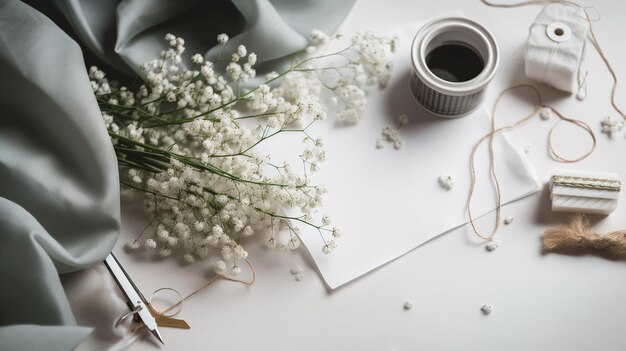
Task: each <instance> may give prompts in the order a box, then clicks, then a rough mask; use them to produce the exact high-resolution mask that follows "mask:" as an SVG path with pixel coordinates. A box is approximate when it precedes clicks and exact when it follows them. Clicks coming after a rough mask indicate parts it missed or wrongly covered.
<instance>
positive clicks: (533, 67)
mask: <svg viewBox="0 0 626 351" xmlns="http://www.w3.org/2000/svg"><path fill="white" fill-rule="evenodd" d="M588 35H589V20H588V19H587V15H586V14H585V11H584V10H583V9H582V8H579V7H574V6H570V5H565V4H560V3H555V4H550V5H547V6H545V7H544V8H543V10H541V12H540V13H539V15H538V16H537V19H535V22H534V23H533V24H532V25H531V27H530V30H529V35H528V41H527V44H526V53H525V56H524V62H525V71H526V75H527V76H528V78H530V79H533V80H535V81H537V82H541V83H546V84H548V85H551V86H552V87H554V88H557V89H559V90H563V91H566V92H569V93H575V92H579V90H581V92H582V93H584V90H586V88H585V86H584V85H585V84H584V81H585V78H586V77H585V74H581V73H582V72H583V67H582V66H583V61H584V55H585V44H586V41H587V36H588ZM581 96H584V94H582V95H581Z"/></svg>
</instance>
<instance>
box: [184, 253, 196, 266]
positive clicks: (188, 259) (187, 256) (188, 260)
mask: <svg viewBox="0 0 626 351" xmlns="http://www.w3.org/2000/svg"><path fill="white" fill-rule="evenodd" d="M183 259H184V260H185V262H186V263H189V264H191V263H194V262H196V258H195V257H194V255H193V254H189V253H188V254H185V256H183Z"/></svg>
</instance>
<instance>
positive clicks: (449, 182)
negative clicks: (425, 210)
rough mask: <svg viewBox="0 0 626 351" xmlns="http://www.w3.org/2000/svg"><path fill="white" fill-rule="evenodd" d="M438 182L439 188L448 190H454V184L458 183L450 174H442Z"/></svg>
mask: <svg viewBox="0 0 626 351" xmlns="http://www.w3.org/2000/svg"><path fill="white" fill-rule="evenodd" d="M438 181H439V186H440V187H442V188H443V189H446V190H452V188H454V184H455V183H456V180H455V179H454V177H453V176H451V175H449V174H442V175H441V176H439V179H438Z"/></svg>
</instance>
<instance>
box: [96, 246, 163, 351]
mask: <svg viewBox="0 0 626 351" xmlns="http://www.w3.org/2000/svg"><path fill="white" fill-rule="evenodd" d="M104 264H105V265H106V267H107V268H108V269H109V272H111V275H112V276H113V278H114V279H115V281H116V282H117V285H119V287H120V289H122V292H123V293H124V295H125V296H126V299H127V300H128V303H129V305H130V306H131V308H132V309H134V310H136V311H137V315H138V316H139V318H140V319H141V321H142V322H143V324H145V325H146V327H147V328H148V330H150V333H152V335H154V336H155V337H156V338H157V339H158V340H159V341H160V342H161V343H162V344H165V343H164V342H163V337H162V336H161V333H159V330H158V329H157V323H156V320H155V319H154V316H153V315H152V313H150V310H149V308H148V306H147V303H146V299H145V298H144V297H143V295H142V294H141V291H139V289H138V288H137V286H136V285H135V283H133V281H132V280H131V279H130V276H129V275H128V273H126V271H125V270H124V268H123V267H122V265H121V264H120V263H119V261H118V260H117V258H116V257H115V255H113V253H110V254H109V255H108V256H107V257H106V258H105V259H104Z"/></svg>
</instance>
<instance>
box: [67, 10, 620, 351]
mask: <svg viewBox="0 0 626 351" xmlns="http://www.w3.org/2000/svg"><path fill="white" fill-rule="evenodd" d="M584 5H586V6H595V7H596V8H597V10H598V11H599V12H600V14H601V20H600V21H598V22H595V23H594V29H595V31H596V34H597V36H598V39H599V41H600V43H601V45H602V47H603V49H604V51H605V53H606V55H607V56H608V57H609V59H610V60H611V61H612V62H613V64H614V69H615V71H616V73H617V75H618V77H621V78H622V79H623V81H624V82H625V83H624V84H626V64H625V61H624V60H623V58H624V57H625V55H626V45H624V38H623V37H624V35H626V22H624V15H626V2H624V1H620V0H611V1H609V0H605V1H595V2H589V3H584ZM540 8H541V7H540V6H528V7H525V8H518V9H494V8H489V7H486V6H485V5H483V4H482V3H480V2H479V1H478V0H456V1H455V0H438V1H428V2H427V1H415V0H405V1H399V0H389V1H376V0H360V1H358V2H357V4H356V6H355V8H354V9H353V11H352V12H351V14H350V15H349V16H348V18H347V19H346V21H345V23H344V24H343V25H342V28H343V29H344V30H345V31H346V32H347V34H350V33H351V32H353V31H355V30H358V29H367V30H373V31H377V32H385V31H386V30H388V29H391V28H393V27H395V26H397V25H400V24H403V23H408V22H422V21H425V20H427V19H429V18H431V17H433V16H436V15H440V14H445V13H447V12H452V11H456V10H461V11H463V12H464V14H465V15H467V16H469V17H471V18H474V19H476V20H478V21H479V22H481V23H483V24H484V25H485V26H487V27H488V28H490V29H491V31H492V32H493V33H494V34H495V37H496V39H497V41H498V43H499V45H500V49H501V53H502V59H501V66H500V69H499V73H498V75H497V76H496V78H495V81H494V82H493V83H492V86H491V89H490V94H489V96H488V99H487V103H488V104H490V103H491V102H492V101H493V99H494V96H495V94H496V92H498V91H500V90H501V89H502V88H504V87H506V86H509V85H511V84H516V83H523V82H527V79H526V78H525V77H524V75H523V47H524V43H525V41H526V36H527V33H528V26H529V25H530V24H531V23H532V22H533V20H534V18H535V16H536V15H537V13H538V11H539V10H540ZM587 62H588V65H589V71H590V73H589V77H588V83H589V94H588V95H589V96H588V98H587V100H585V101H584V102H583V103H581V102H578V101H577V100H576V99H575V98H574V97H571V96H569V97H568V96H566V95H563V94H559V93H555V92H554V91H551V90H550V89H543V91H544V92H545V93H546V96H548V97H549V99H548V100H549V102H550V103H551V104H553V105H554V106H557V107H559V108H560V109H561V110H562V111H563V112H564V113H566V114H568V115H570V116H572V117H576V118H580V119H583V120H584V121H586V122H587V123H589V124H590V125H591V126H592V128H593V129H594V132H596V135H597V138H598V146H597V150H596V152H595V153H594V154H593V155H592V156H591V157H589V158H588V159H586V160H584V161H582V162H580V163H578V164H575V165H563V164H559V163H557V162H555V161H553V160H551V159H550V158H549V156H548V153H547V151H546V135H547V131H548V129H549V126H550V125H551V123H552V122H553V121H552V122H545V121H542V120H540V119H539V118H536V119H534V120H532V121H531V122H530V123H528V124H527V125H524V126H523V127H521V128H519V129H518V130H517V131H516V132H515V133H516V134H517V135H518V136H520V137H522V138H525V139H526V140H527V141H528V143H529V144H531V145H532V147H531V151H530V153H529V155H528V157H529V159H530V161H531V162H532V164H533V165H534V167H535V169H536V174H537V176H538V178H539V179H540V180H541V181H544V182H545V181H546V180H547V178H548V175H549V174H550V173H551V171H552V170H553V169H555V168H563V167H564V166H565V167H569V168H577V169H583V170H595V171H611V172H616V173H619V174H620V175H621V177H622V179H626V159H625V157H624V155H625V154H624V151H625V147H626V138H625V137H624V134H625V133H624V132H622V133H620V134H619V135H616V136H614V137H613V138H609V137H608V136H607V135H605V134H602V133H601V132H600V120H601V119H602V118H604V117H605V116H606V115H612V116H616V113H615V112H614V111H612V109H611V108H610V103H609V93H610V88H611V85H610V76H609V74H608V72H607V70H606V68H605V67H604V65H603V64H602V62H601V61H600V59H599V56H598V54H597V53H596V52H595V51H594V50H593V49H592V48H591V46H588V52H587ZM617 96H618V97H617V100H618V102H619V103H621V105H622V106H624V108H626V87H624V86H623V85H622V86H620V87H619V88H618V94H617ZM520 101H521V100H517V101H516V100H515V99H513V98H511V99H507V100H505V101H504V104H505V105H504V106H503V108H502V110H501V111H502V115H501V116H503V117H502V118H503V119H504V120H508V121H511V120H512V119H514V118H515V116H521V115H522V114H524V113H525V111H528V109H530V108H531V107H529V106H528V105H526V106H525V105H524V104H523V102H520ZM555 138H556V144H557V147H559V148H560V149H561V150H563V153H564V154H566V155H570V156H573V155H576V152H581V151H583V149H584V147H586V146H588V145H589V141H588V139H587V137H586V135H585V134H584V133H583V132H580V131H579V130H576V129H573V128H569V127H564V128H562V129H560V130H559V131H558V132H557V133H556V135H555ZM373 142H374V141H373ZM425 167H427V165H425ZM625 209H626V192H622V194H621V199H620V205H619V207H618V209H617V211H616V212H614V213H613V214H612V215H610V216H608V217H606V218H597V220H594V229H595V230H597V231H609V230H616V229H623V228H626V215H625ZM138 212H140V211H138V210H137V208H134V207H133V206H125V207H124V209H123V230H122V235H121V237H120V240H119V242H118V245H117V247H116V249H115V250H114V252H116V253H117V254H118V258H119V260H120V261H121V262H122V263H123V264H124V265H125V267H126V269H127V270H128V271H129V273H130V274H131V275H132V277H133V279H134V280H135V282H136V283H137V284H138V285H139V286H140V287H141V289H142V290H143V291H144V292H145V293H147V294H149V292H151V291H153V290H155V289H157V288H159V287H163V286H168V287H173V288H176V289H178V290H180V291H181V292H182V293H183V294H186V293H189V292H191V291H192V290H194V289H195V288H196V287H198V286H200V285H201V284H202V283H203V282H205V281H206V280H207V279H208V277H209V276H208V275H207V274H206V273H205V272H206V267H204V266H203V265H201V264H196V265H194V266H193V267H191V268H189V267H183V265H182V264H178V263H177V261H176V260H172V259H169V260H166V261H154V260H153V259H148V258H145V257H141V256H133V255H128V254H127V253H125V252H124V250H123V248H122V246H123V245H124V243H125V242H126V241H127V240H128V239H129V238H131V237H133V236H135V235H136V234H137V233H138V232H140V231H141V229H142V228H143V226H144V225H145V223H146V220H147V219H146V218H145V217H141V216H138V215H137V213H138ZM503 216H505V217H506V216H513V217H514V219H515V220H514V222H513V224H511V225H508V226H502V229H501V231H500V236H501V238H502V243H501V245H500V247H499V248H498V249H497V250H496V251H494V252H491V253H490V252H487V251H486V250H485V249H484V244H483V243H480V242H479V241H476V240H475V239H474V238H473V237H472V234H471V232H470V231H469V229H468V227H466V226H465V227H461V228H458V229H456V230H453V231H450V232H448V233H446V234H444V235H442V236H440V237H438V238H436V239H434V240H432V241H430V242H428V243H427V244H425V245H423V246H421V247H419V248H417V249H416V250H414V251H412V252H411V253H409V254H407V255H405V256H403V257H401V258H399V259H397V260H395V261H394V262H392V263H390V264H387V265H385V266H383V267H381V268H379V269H377V270H375V271H373V272H371V273H369V274H367V275H365V276H363V277H361V278H359V279H357V280H355V281H353V282H351V283H349V284H347V285H346V286H343V287H341V288H339V289H337V290H335V291H330V290H329V289H327V288H326V287H325V285H324V283H323V282H322V279H321V277H319V275H318V273H317V272H316V270H315V268H314V265H313V264H312V261H311V260H310V258H309V257H308V254H307V253H306V252H305V251H299V252H295V253H287V254H280V253H277V252H275V251H269V250H266V249H265V248H263V247H262V244H261V243H259V245H257V246H258V247H256V248H253V249H251V253H250V256H251V258H252V260H253V262H254V266H255V268H256V273H257V281H256V283H255V284H254V285H253V286H252V287H246V286H243V285H240V284H235V283H231V282H227V281H219V282H217V283H215V284H213V285H212V286H210V287H209V288H208V289H206V290H205V291H204V292H202V293H200V294H198V295H197V296H195V297H194V298H192V299H191V300H189V301H188V302H186V303H185V306H184V310H183V312H182V313H181V314H180V315H179V317H180V318H184V319H185V320H186V321H187V322H188V323H189V324H190V325H191V327H192V329H190V330H176V329H169V328H161V333H162V334H163V337H164V339H165V342H166V345H165V346H159V345H158V344H157V343H156V342H155V339H154V338H152V337H151V336H149V334H146V333H140V335H142V337H141V338H139V339H138V340H135V341H134V342H133V343H131V344H130V346H129V347H128V348H129V349H131V350H157V349H164V350H395V349H398V350H418V349H419V350H459V349H463V350H503V349H506V350H592V349H593V350H623V349H624V348H625V347H626V332H624V327H625V326H626V298H625V297H626V279H625V278H624V275H623V274H624V273H625V272H626V265H625V263H624V262H615V261H610V260H606V259H603V258H598V257H595V256H580V257H573V256H565V255H557V254H548V255H542V254H541V249H540V241H539V238H540V237H541V235H542V233H543V231H544V230H545V229H546V228H547V227H549V226H551V225H555V224H559V223H560V222H562V221H565V220H566V219H567V216H565V215H561V214H553V213H551V212H550V210H549V202H548V194H547V192H546V191H545V190H544V191H542V192H539V193H537V194H535V195H532V196H530V197H527V198H525V199H522V200H520V201H518V202H516V203H513V204H511V205H508V206H506V207H504V209H503ZM441 220H444V221H445V217H443V216H442V218H441ZM492 220H493V217H491V216H487V217H485V218H483V219H481V221H480V224H481V226H482V228H485V229H484V230H487V229H489V228H490V225H491V224H492V223H491V221H492ZM259 241H262V240H259ZM297 266H301V267H302V268H303V270H304V277H303V279H302V280H301V281H296V280H295V279H294V277H293V276H292V274H291V273H290V270H291V269H292V268H294V267H297ZM242 277H246V273H245V272H244V273H242ZM63 280H64V286H65V288H66V292H67V293H68V296H69V298H70V302H71V303H72V306H73V309H74V313H75V315H76V317H77V320H78V323H79V324H80V325H86V326H92V327H94V328H95V330H94V333H93V334H92V335H91V336H90V337H89V338H88V339H86V340H85V341H84V342H83V343H82V344H81V345H80V346H79V348H78V349H80V350H100V349H111V348H119V347H121V346H124V345H125V344H127V342H126V341H127V340H128V339H123V337H124V334H125V332H124V331H121V330H115V329H114V328H113V327H112V324H113V323H114V321H115V319H116V318H117V317H118V316H119V315H121V314H122V313H123V312H124V311H125V306H124V304H123V302H121V298H120V293H119V292H118V291H117V290H116V287H115V284H114V283H113V281H112V280H111V278H110V276H108V273H107V271H106V269H105V268H104V267H103V266H98V267H95V268H93V269H90V270H86V271H82V272H78V273H74V274H71V275H66V276H64V277H63ZM407 300H410V301H412V302H413V303H414V307H413V309H411V310H404V309H403V304H404V303H405V301H407ZM483 304H489V305H491V306H493V312H492V313H491V314H490V315H488V316H485V315H483V314H482V313H481V311H480V307H481V306H482V305H483Z"/></svg>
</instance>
